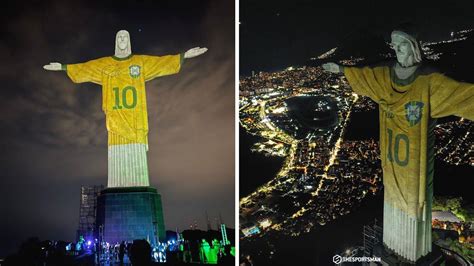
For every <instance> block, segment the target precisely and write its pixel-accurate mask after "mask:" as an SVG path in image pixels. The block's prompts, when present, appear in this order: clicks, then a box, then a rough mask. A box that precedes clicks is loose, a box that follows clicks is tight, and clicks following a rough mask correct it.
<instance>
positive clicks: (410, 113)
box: [405, 101, 423, 127]
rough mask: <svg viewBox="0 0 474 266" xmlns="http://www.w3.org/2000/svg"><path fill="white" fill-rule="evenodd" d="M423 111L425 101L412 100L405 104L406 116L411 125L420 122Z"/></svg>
mask: <svg viewBox="0 0 474 266" xmlns="http://www.w3.org/2000/svg"><path fill="white" fill-rule="evenodd" d="M422 112H423V103H422V102H416V101H412V102H409V103H407V104H405V117H406V118H407V120H408V123H410V126H411V127H412V126H414V125H416V124H418V122H420V120H421V115H422Z"/></svg>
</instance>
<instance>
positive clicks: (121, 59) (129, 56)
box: [112, 54, 133, 61]
mask: <svg viewBox="0 0 474 266" xmlns="http://www.w3.org/2000/svg"><path fill="white" fill-rule="evenodd" d="M132 56H133V54H130V55H128V56H126V57H116V56H115V55H112V58H113V59H115V60H117V61H124V60H127V59H130V58H131V57H132Z"/></svg>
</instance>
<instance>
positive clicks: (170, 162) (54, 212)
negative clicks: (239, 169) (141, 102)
mask: <svg viewBox="0 0 474 266" xmlns="http://www.w3.org/2000/svg"><path fill="white" fill-rule="evenodd" d="M17 3H18V6H8V5H7V4H2V17H1V21H0V22H1V23H0V25H1V26H0V32H1V36H2V39H1V42H0V54H1V56H2V60H1V64H0V80H1V82H2V89H1V90H0V93H1V96H0V98H1V104H0V114H1V119H0V129H1V138H0V145H1V150H2V153H1V157H0V158H1V159H0V161H1V164H0V165H1V168H0V169H1V171H0V173H1V178H0V180H1V181H0V206H1V214H0V215H1V217H2V218H1V219H0V228H1V229H0V256H2V255H5V253H8V252H12V251H14V250H16V248H17V245H18V244H19V243H20V242H21V241H23V240H25V239H26V238H27V237H30V236H38V237H39V238H40V239H62V240H70V241H72V240H74V237H75V231H76V229H77V226H78V216H79V201H80V186H81V185H95V184H106V178H107V132H106V128H105V117H104V114H103V112H102V110H101V97H102V95H101V88H100V86H98V85H95V84H92V83H83V84H74V83H73V82H72V81H71V80H70V79H69V78H68V77H67V75H66V73H64V72H48V71H45V70H43V68H42V66H43V65H44V64H47V63H49V62H61V63H65V64H67V63H78V62H84V61H87V60H90V59H95V58H98V57H103V56H110V55H113V53H114V45H115V44H114V43H115V34H116V32H117V31H118V30H120V29H126V30H128V31H129V32H130V35H131V43H132V53H134V54H147V55H166V54H176V53H180V52H185V51H186V50H188V49H190V48H192V47H196V46H200V47H207V48H209V51H208V52H207V53H206V54H204V55H202V56H200V57H197V58H193V59H188V60H187V61H185V64H184V66H183V68H182V69H181V72H180V73H179V74H177V75H173V76H167V77H163V78H159V79H155V80H153V81H150V82H147V85H146V88H147V98H148V115H149V128H150V133H149V136H148V138H149V153H148V163H149V171H150V179H151V183H152V185H153V186H154V187H156V188H157V189H158V192H159V193H161V195H162V199H163V205H164V206H163V207H164V218H165V223H166V227H167V229H176V228H177V227H178V228H179V229H180V230H183V229H187V228H188V227H189V225H190V224H191V222H193V221H197V224H198V226H199V227H200V228H201V229H204V230H205V229H206V228H207V227H206V221H205V211H206V210H207V212H208V213H209V216H210V218H211V219H214V218H215V217H218V215H219V212H220V213H221V214H222V218H223V220H224V222H225V223H227V224H228V225H230V227H234V188H235V185H234V166H235V162H234V76H235V71H234V66H235V59H234V56H235V53H234V47H235V46H234V39H235V36H234V25H235V24H234V23H235V20H234V11H235V10H234V3H233V2H232V1H186V2H183V1H169V2H167V1H166V2H164V1H137V2H136V1H122V2H120V1H115V2H110V3H100V4H99V3H94V2H92V1H90V2H85V1H32V2H27V1H21V2H17ZM211 224H212V226H213V227H214V229H215V224H216V223H215V222H214V220H212V221H211Z"/></svg>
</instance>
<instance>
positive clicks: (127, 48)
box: [115, 30, 132, 55]
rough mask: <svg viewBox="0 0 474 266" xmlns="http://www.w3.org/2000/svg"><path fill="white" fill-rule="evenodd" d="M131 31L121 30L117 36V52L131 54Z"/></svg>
mask: <svg viewBox="0 0 474 266" xmlns="http://www.w3.org/2000/svg"><path fill="white" fill-rule="evenodd" d="M131 53H132V45H131V44H130V33H128V31H126V30H119V31H118V32H117V35H116V36H115V54H116V55H117V54H127V55H128V54H131Z"/></svg>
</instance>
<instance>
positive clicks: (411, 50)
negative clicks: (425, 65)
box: [390, 30, 422, 67]
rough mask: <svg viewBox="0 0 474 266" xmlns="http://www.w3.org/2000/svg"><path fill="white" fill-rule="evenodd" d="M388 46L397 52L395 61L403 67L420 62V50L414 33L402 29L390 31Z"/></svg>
mask: <svg viewBox="0 0 474 266" xmlns="http://www.w3.org/2000/svg"><path fill="white" fill-rule="evenodd" d="M391 37H392V42H391V43H390V46H391V48H392V49H393V50H395V53H396V54H397V61H398V63H400V65H401V66H403V67H409V66H413V65H415V64H417V63H420V62H421V60H422V59H421V50H420V46H419V44H418V41H417V40H416V37H415V36H414V34H410V33H407V32H406V31H403V30H394V31H393V32H392V35H391Z"/></svg>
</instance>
